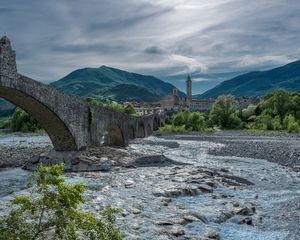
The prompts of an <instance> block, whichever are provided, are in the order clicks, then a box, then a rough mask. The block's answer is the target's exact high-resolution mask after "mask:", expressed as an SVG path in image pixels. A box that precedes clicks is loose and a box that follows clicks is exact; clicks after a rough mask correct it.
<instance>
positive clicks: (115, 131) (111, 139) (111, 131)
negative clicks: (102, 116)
mask: <svg viewBox="0 0 300 240" xmlns="http://www.w3.org/2000/svg"><path fill="white" fill-rule="evenodd" d="M104 145H105V146H114V147H125V141H124V136H123V132H122V130H121V128H120V127H119V126H118V125H116V124H113V125H110V126H109V127H108V128H107V129H106V131H105V136H104Z"/></svg>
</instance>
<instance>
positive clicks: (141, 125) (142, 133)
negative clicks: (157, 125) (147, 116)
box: [137, 122, 146, 138]
mask: <svg viewBox="0 0 300 240" xmlns="http://www.w3.org/2000/svg"><path fill="white" fill-rule="evenodd" d="M145 136H146V129H145V124H144V123H143V122H139V123H138V127H137V137H138V138H144V137H145Z"/></svg>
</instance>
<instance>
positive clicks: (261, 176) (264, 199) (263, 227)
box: [0, 136, 300, 240]
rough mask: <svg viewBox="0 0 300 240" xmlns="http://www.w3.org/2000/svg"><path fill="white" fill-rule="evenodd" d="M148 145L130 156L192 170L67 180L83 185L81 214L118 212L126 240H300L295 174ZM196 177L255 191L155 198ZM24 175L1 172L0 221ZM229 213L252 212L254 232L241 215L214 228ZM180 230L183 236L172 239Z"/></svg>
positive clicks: (299, 182) (26, 140)
mask: <svg viewBox="0 0 300 240" xmlns="http://www.w3.org/2000/svg"><path fill="white" fill-rule="evenodd" d="M49 141H50V140H49V139H48V138H47V137H45V136H30V137H28V136H21V137H20V136H18V137H17V136H9V137H5V136H1V137H0V144H11V145H12V146H16V145H18V144H22V145H24V144H25V145H26V144H27V145H31V144H37V145H38V144H42V145H43V144H49ZM147 141H151V142H156V143H159V142H164V141H166V142H168V141H167V140H163V139H161V138H157V137H150V138H148V139H147ZM147 141H145V140H136V141H134V142H133V143H132V144H131V145H130V146H129V147H128V151H129V152H132V153H143V154H145V155H155V154H163V155H164V156H166V157H168V158H170V159H172V160H176V161H179V162H183V163H189V164H191V165H187V166H176V167H174V166H170V167H163V168H154V167H144V168H133V169H121V168H119V169H115V170H113V171H111V172H99V173H71V174H67V175H66V178H67V180H68V181H70V182H72V183H75V182H83V183H85V184H86V186H87V189H88V190H87V192H86V199H87V203H86V204H85V205H84V207H83V208H84V209H85V210H87V211H93V212H97V211H98V210H99V211H100V210H102V209H103V208H105V207H107V206H113V207H117V208H120V209H123V213H122V215H121V216H119V218H118V224H119V226H120V228H121V231H122V232H123V234H124V239H130V240H131V239H155V240H156V239H158V240H159V239H202V238H201V237H202V236H204V235H205V234H206V233H207V232H211V231H214V232H217V233H218V234H219V236H220V239H228V240H229V239H232V240H239V239H245V240H258V239H266V240H274V239H278V240H279V239H287V240H290V239H291V240H293V239H295V240H296V239H300V173H299V172H298V173H297V172H293V171H291V170H289V169H288V168H285V167H282V166H279V165H277V164H275V163H270V162H267V161H265V160H258V159H249V158H237V157H216V156H211V155H208V153H207V152H208V150H209V149H211V148H218V147H220V146H221V145H220V144H216V143H212V142H201V141H182V140H176V142H178V143H179V147H178V148H172V147H168V146H167V145H166V144H156V145H153V144H150V143H148V142H147ZM197 169H198V170H199V169H207V171H220V172H229V173H232V174H233V175H235V176H239V177H242V178H245V179H247V180H248V181H250V182H252V183H254V185H242V186H235V187H234V186H224V185H222V184H218V183H217V184H215V188H214V192H213V193H205V194H203V193H201V194H196V195H193V196H189V195H180V196H168V197H166V196H158V195H156V194H154V193H155V192H159V191H162V190H165V189H166V188H176V187H178V188H179V186H181V184H186V182H185V181H186V179H187V178H188V177H190V176H192V175H197V174H198V173H197V171H198V170H197ZM201 171H202V170H201ZM28 175H29V173H28V172H26V171H23V170H21V169H18V168H17V169H7V170H3V171H1V172H0V214H4V213H5V212H6V211H7V208H6V204H7V203H8V201H9V199H11V197H12V196H14V195H18V194H22V193H23V192H24V190H25V188H26V180H27V178H28ZM198 175H199V174H198ZM174 176H175V177H174ZM211 180H214V179H211ZM218 196H223V197H218ZM224 196H225V197H224ZM233 205H239V206H253V207H254V208H255V212H254V213H253V214H251V218H252V223H253V224H252V225H248V224H238V222H240V220H241V219H242V218H244V216H240V215H235V216H232V217H230V218H229V219H228V220H226V221H218V219H220V216H222V214H223V215H224V213H228V212H231V211H232V209H234V206H233ZM192 213H197V214H198V215H201V217H199V218H200V219H202V221H196V220H195V221H194V220H192V221H189V222H188V223H186V222H185V223H183V221H182V219H184V218H185V217H184V216H186V215H191V214H192ZM203 219H205V221H204V220H203ZM159 222H160V223H159ZM161 223H165V224H161ZM181 230H182V231H183V232H184V234H177V235H176V233H177V232H178V233H179V232H180V231H181ZM175 235H176V236H178V237H175Z"/></svg>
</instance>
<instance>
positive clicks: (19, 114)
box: [8, 107, 42, 132]
mask: <svg viewBox="0 0 300 240" xmlns="http://www.w3.org/2000/svg"><path fill="white" fill-rule="evenodd" d="M8 126H9V128H10V129H11V130H12V131H14V132H39V131H42V127H41V125H40V124H39V123H38V121H37V120H35V119H34V118H33V117H31V116H30V115H29V114H28V113H27V112H25V111H24V110H23V109H21V108H19V107H17V108H16V110H15V112H14V114H13V115H12V118H11V120H10V122H9V125H8Z"/></svg>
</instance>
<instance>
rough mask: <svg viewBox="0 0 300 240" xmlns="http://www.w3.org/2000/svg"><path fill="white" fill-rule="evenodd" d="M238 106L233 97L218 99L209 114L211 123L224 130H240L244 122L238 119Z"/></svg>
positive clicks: (223, 96) (224, 96)
mask: <svg viewBox="0 0 300 240" xmlns="http://www.w3.org/2000/svg"><path fill="white" fill-rule="evenodd" d="M236 104H237V103H236V101H235V100H234V98H233V97H231V96H227V95H222V96H220V97H218V99H217V100H216V101H215V103H214V104H213V106H212V109H211V111H210V113H209V120H210V121H211V123H212V124H214V125H216V126H218V127H221V128H223V129H228V128H240V127H241V122H242V121H241V119H240V118H239V117H238V114H237V110H236Z"/></svg>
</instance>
